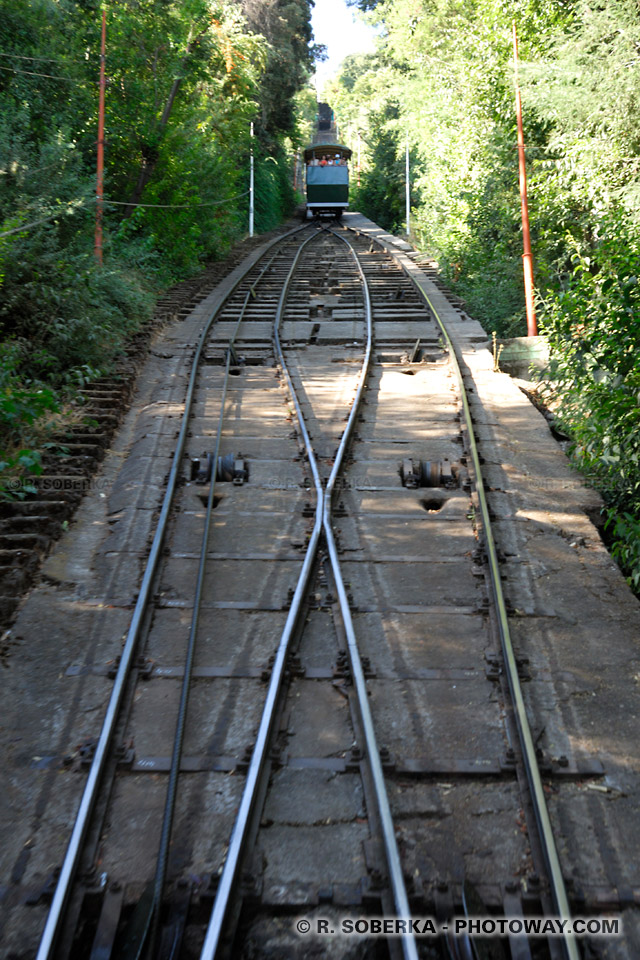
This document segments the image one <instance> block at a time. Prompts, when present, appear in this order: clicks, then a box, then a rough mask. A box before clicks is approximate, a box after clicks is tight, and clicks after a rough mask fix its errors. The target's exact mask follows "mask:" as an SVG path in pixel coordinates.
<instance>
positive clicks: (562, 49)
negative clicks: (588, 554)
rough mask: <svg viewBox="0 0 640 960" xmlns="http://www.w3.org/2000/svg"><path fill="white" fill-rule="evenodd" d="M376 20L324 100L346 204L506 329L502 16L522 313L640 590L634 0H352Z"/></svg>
mask: <svg viewBox="0 0 640 960" xmlns="http://www.w3.org/2000/svg"><path fill="white" fill-rule="evenodd" d="M354 5H357V6H358V7H360V8H361V9H362V10H368V11H370V13H369V16H370V18H371V19H372V20H375V21H377V22H378V23H379V24H380V25H381V26H382V27H383V30H384V41H383V43H381V44H380V46H379V49H378V51H377V53H375V54H373V55H368V56H367V57H351V58H348V59H347V61H345V63H344V65H343V69H342V72H341V74H340V76H339V77H338V78H337V79H336V81H335V82H334V83H333V86H332V88H331V89H330V90H327V91H326V92H325V94H324V98H325V99H326V100H327V101H328V102H330V103H331V104H332V106H333V107H334V109H335V110H336V112H337V114H338V118H339V122H340V124H341V127H342V128H343V129H345V128H346V129H347V130H348V131H349V137H348V142H349V143H350V144H351V145H352V146H355V141H356V139H357V138H358V137H359V140H360V142H361V144H362V145H363V147H364V157H363V171H362V189H361V190H360V191H358V192H357V193H356V202H357V203H358V205H359V207H360V208H361V209H362V211H363V212H364V213H366V214H368V215H370V216H372V217H373V219H375V220H377V221H378V222H379V223H381V224H382V225H383V226H385V227H387V228H389V229H392V230H402V229H403V221H404V210H403V201H404V196H403V191H402V186H403V184H401V179H402V173H403V171H402V166H403V159H404V150H405V143H406V141H407V139H408V142H409V145H410V152H411V179H412V187H411V189H412V197H411V200H412V210H411V220H412V232H413V235H414V240H415V242H417V243H418V244H419V245H421V246H423V247H424V248H425V249H427V250H428V251H429V252H430V253H431V254H433V255H435V256H436V257H437V258H438V260H439V263H440V268H441V270H442V271H443V273H444V274H445V276H446V277H447V278H448V280H449V282H450V284H451V285H452V286H453V287H454V288H455V290H456V292H458V293H459V294H460V295H461V296H462V297H464V299H465V300H466V302H467V303H468V305H469V307H470V310H471V312H472V313H473V314H474V315H475V316H476V317H477V318H478V319H479V320H480V321H481V322H482V323H483V324H484V325H485V327H486V329H487V330H497V331H498V332H499V333H500V334H501V335H503V336H513V335H522V334H524V333H525V329H526V328H525V323H524V313H525V311H524V291H523V282H522V266H521V255H522V232H521V222H520V197H519V191H518V169H517V158H516V151H515V144H516V130H515V107H514V84H513V80H514V77H513V63H512V20H513V18H515V19H516V21H517V27H518V38H519V51H520V58H521V69H520V79H521V86H522V100H523V110H524V117H523V120H524V134H525V143H526V148H527V152H526V156H527V168H528V170H527V175H528V182H529V213H530V221H531V228H532V246H533V254H534V266H535V274H536V278H537V282H538V292H537V300H538V304H537V306H538V315H539V319H540V322H541V327H542V329H543V330H544V332H545V333H546V335H547V336H548V338H549V341H550V346H551V350H552V358H553V364H552V370H551V376H552V378H553V385H554V389H555V391H556V401H557V402H559V404H560V410H559V415H560V417H561V420H562V422H563V423H564V427H565V429H566V430H567V431H568V432H569V433H570V434H571V435H572V436H573V438H574V452H573V456H574V458H575V460H576V462H577V464H578V465H579V466H580V468H581V469H582V470H583V471H585V473H586V474H587V476H588V477H589V478H590V479H591V481H592V482H593V483H594V484H596V485H597V486H598V488H599V489H600V490H601V491H602V493H603V495H604V498H605V501H606V505H607V506H606V510H607V518H608V519H607V529H608V531H609V533H610V534H611V536H612V537H613V540H614V544H613V552H614V555H615V556H616V557H617V558H618V560H619V562H620V564H621V566H622V567H623V569H624V570H625V571H626V573H627V575H628V576H629V578H630V581H631V582H632V583H633V584H634V586H635V587H636V589H638V588H640V546H639V543H640V462H639V461H640V429H639V421H640V416H639V409H638V408H639V406H640V342H639V340H640V333H639V332H638V331H639V330H640V327H639V326H638V321H637V317H638V312H639V309H640V302H639V295H638V292H637V291H638V280H637V278H638V277H640V259H639V258H640V137H639V136H638V130H640V106H639V104H640V79H639V77H640V75H639V74H638V71H637V60H638V49H640V21H639V20H638V5H637V3H636V2H635V0H607V2H598V3H595V4H594V3H590V2H588V0H420V2H419V3H416V2H415V0H354Z"/></svg>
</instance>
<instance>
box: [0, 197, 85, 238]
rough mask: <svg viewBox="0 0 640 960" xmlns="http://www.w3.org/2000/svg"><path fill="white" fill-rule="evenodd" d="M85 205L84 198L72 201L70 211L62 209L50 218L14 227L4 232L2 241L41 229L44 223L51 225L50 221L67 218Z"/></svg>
mask: <svg viewBox="0 0 640 960" xmlns="http://www.w3.org/2000/svg"><path fill="white" fill-rule="evenodd" d="M84 203H85V201H84V199H82V198H80V199H78V200H72V201H71V204H72V206H71V207H70V209H68V210H63V209H62V208H61V207H60V208H59V209H58V210H57V211H56V212H55V213H52V214H51V216H50V217H43V218H42V219H41V220H32V221H31V223H23V224H21V226H19V227H13V229H12V230H3V231H2V233H0V240H2V239H4V237H10V236H11V235H12V234H13V233H24V231H25V230H33V228H34V227H39V226H40V224H42V223H49V221H50V220H55V219H56V218H57V217H66V216H67V215H68V214H70V213H75V211H76V210H78V209H80V208H81V207H82V206H83V205H84ZM74 204H75V206H74Z"/></svg>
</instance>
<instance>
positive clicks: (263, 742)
mask: <svg viewBox="0 0 640 960" xmlns="http://www.w3.org/2000/svg"><path fill="white" fill-rule="evenodd" d="M329 232H331V233H332V234H333V235H334V236H336V237H337V239H339V240H342V242H343V243H345V244H346V246H347V247H348V248H349V250H350V251H351V254H352V256H353V258H354V260H355V263H356V265H357V267H358V271H359V274H360V277H361V280H362V285H363V293H364V300H365V313H366V325H367V347H366V350H365V359H364V362H363V368H362V372H361V376H360V382H359V385H358V388H357V391H356V397H355V399H354V403H353V405H352V407H351V412H350V415H349V418H348V422H347V426H346V428H345V430H344V433H343V436H342V439H341V442H340V446H339V448H338V452H337V454H336V457H335V460H334V466H333V469H332V472H331V476H330V478H329V482H328V484H327V489H326V491H325V490H323V487H322V482H321V479H320V475H319V470H318V465H317V460H316V456H315V451H314V449H313V445H312V442H311V438H310V437H309V433H308V430H307V427H306V423H305V420H304V415H303V413H302V409H301V407H300V403H299V400H298V396H297V393H296V390H295V387H294V385H293V382H292V379H291V375H290V373H289V370H288V367H287V364H286V361H285V358H284V353H283V350H282V345H281V342H280V336H279V332H278V327H279V324H280V322H281V319H282V313H283V310H284V304H285V301H286V298H287V295H288V291H289V287H290V285H291V280H292V278H293V274H294V272H295V268H296V266H297V262H298V260H299V258H300V256H301V255H302V251H303V249H304V247H305V246H306V244H307V243H308V242H310V241H306V242H305V243H304V244H302V245H301V247H300V249H299V251H298V254H297V255H296V258H295V260H294V262H293V264H292V266H291V271H290V273H289V276H288V277H287V280H286V282H285V285H284V287H283V290H282V295H281V297H280V303H279V305H278V313H277V318H276V323H275V325H274V345H275V349H276V353H277V355H278V360H279V362H280V366H281V368H282V371H283V375H284V377H285V380H286V383H287V387H288V390H289V393H290V396H291V399H292V401H293V403H294V406H295V410H296V416H297V419H298V423H299V426H300V431H301V433H302V436H303V439H304V443H305V449H306V452H307V457H308V461H309V465H310V467H311V471H312V473H313V479H314V484H315V488H316V496H317V501H316V517H315V523H314V528H313V533H312V537H311V539H310V542H309V546H308V548H307V554H306V557H305V562H306V560H307V559H308V558H310V557H311V556H312V554H313V556H315V552H316V550H317V545H318V540H319V535H320V532H321V529H324V531H325V536H326V538H327V543H328V545H329V554H330V556H331V562H332V568H333V570H334V576H335V578H336V585H337V589H338V595H339V600H340V606H341V612H342V615H343V619H344V622H345V625H346V628H347V637H348V645H349V651H350V655H351V663H352V672H353V675H354V681H355V686H356V691H357V696H358V703H359V708H360V713H361V717H362V720H363V728H364V730H365V742H366V745H367V754H368V757H369V763H370V765H371V770H372V774H373V780H374V786H375V792H376V800H377V803H378V808H379V811H378V812H379V815H380V821H381V824H382V830H383V836H384V845H385V851H386V854H387V860H388V865H389V874H390V881H391V886H392V890H393V896H394V903H395V906H396V910H397V912H398V915H399V916H401V917H407V918H408V917H409V916H410V915H411V911H410V908H409V902H408V896H407V892H406V887H405V884H404V878H403V875H402V867H401V864H400V856H399V853H398V848H397V844H396V840H395V833H394V829H393V820H392V817H391V812H390V808H389V801H388V797H387V793H386V788H385V786H384V775H383V772H382V764H381V762H380V755H379V751H378V747H377V744H376V740H375V733H374V729H373V721H372V718H371V711H370V708H369V703H368V697H367V689H366V681H365V678H364V671H363V669H362V663H361V660H360V655H359V651H358V646H357V641H356V639H355V634H354V630H353V622H352V620H351V614H350V611H349V603H348V600H347V596H346V591H345V588H344V583H343V581H342V576H341V572H340V566H339V562H338V556H337V550H336V546H335V540H334V537H333V531H332V529H331V501H332V494H333V489H334V486H335V480H336V477H337V475H338V472H339V470H340V467H341V464H342V460H343V457H344V452H345V450H346V448H347V445H348V442H349V439H350V435H351V432H352V429H353V424H354V423H355V418H356V416H357V413H358V406H359V403H360V400H361V397H362V392H363V390H364V386H365V381H366V375H367V371H368V367H369V364H370V359H371V350H372V340H373V335H372V326H373V325H372V311H371V300H370V295H369V289H368V286H367V282H366V279H365V276H364V272H363V270H362V267H361V265H360V263H359V261H358V258H357V255H356V254H355V251H354V250H353V247H352V246H351V244H349V243H348V241H346V240H344V238H342V237H340V236H339V235H338V234H335V233H333V231H329ZM311 239H313V238H311ZM336 573H337V576H336ZM307 580H308V574H307V577H306V578H305V582H304V587H303V588H302V589H300V588H301V585H302V574H301V577H300V579H299V580H298V587H297V588H296V594H295V595H294V598H293V601H292V607H291V611H290V616H289V618H288V620H287V624H286V625H285V631H284V632H283V636H282V639H281V641H280V645H279V647H278V653H277V654H276V662H275V663H274V666H273V672H272V675H271V682H270V687H269V692H268V694H267V700H266V701H265V708H264V712H263V715H262V720H261V723H260V729H259V731H258V737H257V740H256V745H255V747H254V751H253V755H252V758H251V764H250V767H249V772H248V775H247V783H246V784H245V790H244V793H243V797H242V801H241V805H240V809H239V811H238V816H237V818H236V823H235V825H234V828H233V833H232V836H231V840H230V843H229V851H228V854H227V859H226V861H225V865H224V868H223V872H222V875H221V878H220V883H219V886H218V891H217V894H216V900H215V903H214V907H213V911H212V914H211V918H210V921H209V926H208V929H207V934H206V937H205V941H204V944H203V948H202V952H201V954H200V960H214V958H215V956H216V953H217V950H218V947H219V945H220V938H221V936H222V932H223V928H224V922H225V918H226V915H227V911H228V907H229V901H230V899H231V895H232V890H233V886H234V883H235V880H236V877H237V873H238V869H239V866H240V858H241V856H242V852H243V848H244V843H245V840H246V836H247V833H248V829H249V821H250V818H251V815H252V812H253V805H254V800H255V794H256V790H257V786H258V783H259V779H260V775H261V773H262V768H263V764H264V757H265V754H266V749H267V746H268V740H269V736H270V731H271V725H272V721H273V714H274V712H275V708H276V703H277V696H278V692H279V689H280V686H281V681H282V674H283V672H284V665H285V662H286V652H287V650H286V648H287V647H288V644H289V640H290V635H291V633H292V631H293V627H294V626H295V622H296V620H297V616H298V610H297V608H296V610H295V612H294V604H296V603H298V604H299V603H301V602H302V597H303V592H304V589H306V582H307ZM298 594H299V597H298ZM289 621H291V624H289ZM276 669H277V670H278V674H277V675H276ZM267 711H269V713H267ZM249 778H251V782H250V780H249ZM402 946H403V954H404V956H405V958H406V960H418V952H417V947H416V943H415V938H414V936H413V934H410V935H406V936H404V937H403V944H402Z"/></svg>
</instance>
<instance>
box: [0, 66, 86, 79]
mask: <svg viewBox="0 0 640 960" xmlns="http://www.w3.org/2000/svg"><path fill="white" fill-rule="evenodd" d="M0 70H10V71H11V73H20V74H22V75H23V76H25V77H46V78H47V79H48V80H66V81H67V83H91V82H92V81H87V80H73V79H72V78H71V77H55V76H53V74H51V73H34V72H33V71H32V70H18V69H17V68H16V67H5V65H4V64H3V63H0Z"/></svg>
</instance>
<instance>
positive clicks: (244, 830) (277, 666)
mask: <svg viewBox="0 0 640 960" xmlns="http://www.w3.org/2000/svg"><path fill="white" fill-rule="evenodd" d="M318 236H320V232H318V233H316V234H314V236H312V237H309V239H308V240H305V241H304V242H303V243H302V244H301V245H300V247H299V248H298V251H297V253H296V256H295V258H294V260H293V263H292V264H291V269H290V270H289V274H288V276H287V278H286V280H285V282H284V285H283V287H282V292H281V294H280V299H279V301H278V306H277V310H276V319H275V321H274V346H275V350H276V355H277V357H278V361H279V363H280V366H281V368H282V371H283V374H284V376H285V379H286V382H287V385H288V388H289V391H290V392H291V396H292V398H293V402H294V404H295V407H296V414H297V416H298V423H299V425H300V430H301V432H302V436H303V439H304V443H305V447H306V450H307V454H308V457H309V465H310V467H311V472H312V474H313V482H314V484H315V489H316V514H315V521H314V525H313V531H312V533H311V537H310V538H309V543H308V546H307V551H306V553H305V557H304V561H303V564H302V569H301V571H300V575H299V577H298V582H297V584H296V589H295V592H294V594H293V598H292V600H291V606H290V608H289V614H288V616H287V619H286V622H285V625H284V629H283V631H282V634H281V637H280V641H279V643H278V648H277V650H276V654H275V659H274V663H273V667H272V668H271V677H270V680H269V687H268V690H267V695H266V697H265V702H264V707H263V710H262V716H261V718H260V726H259V728H258V733H257V736H256V742H255V744H254V747H253V752H252V754H251V760H250V763H249V768H248V770H247V779H246V781H245V785H244V790H243V792H242V798H241V800H240V806H239V808H238V813H237V816H236V819H235V823H234V825H233V829H232V832H231V837H230V840H229V848H228V851H227V856H226V859H225V862H224V866H223V868H222V873H221V874H220V880H219V881H218V889H217V891H216V897H215V900H214V903H213V909H212V911H211V917H210V918H209V924H208V926H207V932H206V935H205V939H204V943H203V945H202V950H201V953H200V960H213V958H214V957H215V956H216V953H217V951H218V947H219V945H220V939H221V937H222V932H223V929H224V923H225V919H226V916H227V911H228V909H229V904H230V901H231V897H232V893H233V888H234V885H235V882H236V878H237V875H238V869H239V866H240V860H241V857H242V854H243V851H244V847H245V842H246V839H247V834H248V831H249V825H250V821H251V817H252V814H253V810H254V806H255V799H256V794H257V790H258V786H259V782H260V779H261V775H262V772H263V769H264V763H265V758H266V754H267V748H268V745H269V740H270V738H271V732H272V726H273V721H274V717H275V714H276V708H277V704H278V696H279V693H280V687H281V685H282V679H283V676H284V671H285V666H286V662H287V654H288V651H289V644H290V642H291V638H292V636H293V632H294V630H295V627H296V624H297V621H298V617H299V615H300V610H301V607H302V602H303V600H304V596H305V592H306V589H307V584H308V582H309V577H310V575H311V569H312V566H313V562H314V560H315V556H316V552H317V547H318V541H319V539H320V533H321V532H322V493H323V491H322V481H321V479H320V473H319V471H318V465H317V463H316V459H315V456H314V454H313V447H312V444H311V438H310V437H309V434H308V432H307V428H306V426H305V423H304V418H303V416H302V411H301V410H300V405H299V403H298V401H297V397H296V394H295V390H294V389H293V385H292V383H291V378H290V376H289V371H288V370H287V367H286V364H285V362H284V356H283V354H282V347H281V345H280V337H279V335H278V326H279V324H280V321H281V319H282V315H283V312H284V305H285V302H286V299H287V295H288V293H289V288H290V286H291V281H292V278H293V274H294V271H295V268H296V266H297V264H298V260H299V259H300V256H301V254H302V251H303V250H304V248H305V247H306V246H307V244H308V243H311V241H312V240H315V239H316V237H318Z"/></svg>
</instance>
